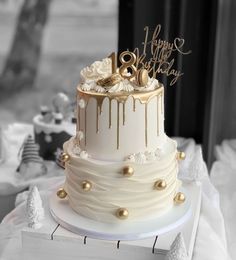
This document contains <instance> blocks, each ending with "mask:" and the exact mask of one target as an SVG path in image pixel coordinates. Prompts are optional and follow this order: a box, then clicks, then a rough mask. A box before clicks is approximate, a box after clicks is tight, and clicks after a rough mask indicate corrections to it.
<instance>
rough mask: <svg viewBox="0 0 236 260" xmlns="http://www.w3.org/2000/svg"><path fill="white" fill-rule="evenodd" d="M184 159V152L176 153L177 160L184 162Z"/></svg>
mask: <svg viewBox="0 0 236 260" xmlns="http://www.w3.org/2000/svg"><path fill="white" fill-rule="evenodd" d="M185 158H186V154H185V153H184V152H178V153H177V159H178V160H184V159H185Z"/></svg>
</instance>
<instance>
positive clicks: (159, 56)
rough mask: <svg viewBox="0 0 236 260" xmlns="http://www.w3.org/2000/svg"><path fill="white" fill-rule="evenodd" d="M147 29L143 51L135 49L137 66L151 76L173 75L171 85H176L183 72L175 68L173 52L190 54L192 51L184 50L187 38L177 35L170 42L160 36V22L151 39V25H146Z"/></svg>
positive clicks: (145, 29)
mask: <svg viewBox="0 0 236 260" xmlns="http://www.w3.org/2000/svg"><path fill="white" fill-rule="evenodd" d="M144 31H145V39H144V42H142V45H143V51H142V53H141V54H140V51H139V49H138V48H135V49H134V53H135V54H136V57H137V58H136V68H138V69H140V68H143V69H146V70H147V71H148V73H149V75H150V76H152V77H153V78H156V76H157V74H165V75H166V76H167V77H168V76H173V77H174V78H172V80H171V82H170V86H172V85H174V84H175V83H176V82H177V80H178V79H179V77H180V76H182V75H183V74H184V73H182V72H181V71H180V70H177V69H174V68H173V65H174V62H175V60H174V58H173V57H172V54H173V53H174V52H178V53H179V54H182V55H188V54H190V53H191V52H192V51H191V50H189V51H184V50H183V47H184V43H185V40H184V39H183V38H178V37H176V38H175V39H174V41H173V42H168V41H165V40H162V39H160V38H158V36H159V34H160V32H161V25H160V24H158V25H157V26H156V28H155V30H154V32H153V34H152V36H151V39H149V31H150V29H149V27H148V26H146V27H145V28H144ZM148 53H149V54H151V58H150V59H149V60H146V57H147V54H148Z"/></svg>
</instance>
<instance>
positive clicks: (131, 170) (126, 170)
mask: <svg viewBox="0 0 236 260" xmlns="http://www.w3.org/2000/svg"><path fill="white" fill-rule="evenodd" d="M133 174H134V168H132V167H131V166H125V167H124V168H123V175H124V176H126V177H130V176H132V175H133Z"/></svg>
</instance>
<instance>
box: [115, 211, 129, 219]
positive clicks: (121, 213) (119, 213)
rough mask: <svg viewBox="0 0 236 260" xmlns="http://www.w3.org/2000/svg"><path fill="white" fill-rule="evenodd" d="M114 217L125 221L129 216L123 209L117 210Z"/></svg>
mask: <svg viewBox="0 0 236 260" xmlns="http://www.w3.org/2000/svg"><path fill="white" fill-rule="evenodd" d="M116 216H117V218H119V219H127V218H128V216H129V211H128V210H127V209H125V208H119V209H118V210H117V211H116Z"/></svg>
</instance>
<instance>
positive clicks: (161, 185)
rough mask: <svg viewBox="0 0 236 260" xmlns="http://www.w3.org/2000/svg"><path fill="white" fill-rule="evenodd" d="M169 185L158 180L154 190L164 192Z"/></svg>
mask: <svg viewBox="0 0 236 260" xmlns="http://www.w3.org/2000/svg"><path fill="white" fill-rule="evenodd" d="M166 186H167V184H166V181H165V180H158V181H156V182H155V184H154V188H155V189H156V190H164V189H165V188H166Z"/></svg>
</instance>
